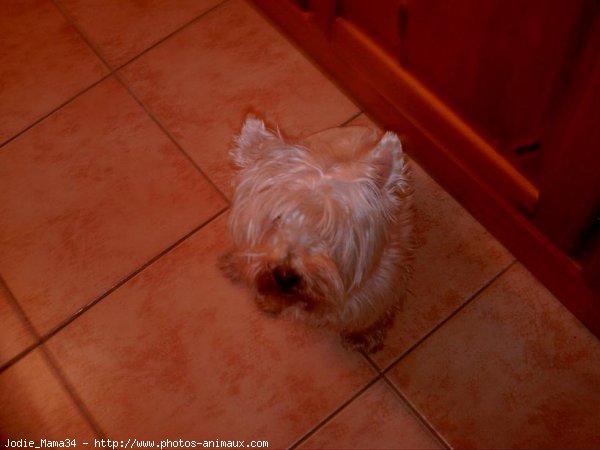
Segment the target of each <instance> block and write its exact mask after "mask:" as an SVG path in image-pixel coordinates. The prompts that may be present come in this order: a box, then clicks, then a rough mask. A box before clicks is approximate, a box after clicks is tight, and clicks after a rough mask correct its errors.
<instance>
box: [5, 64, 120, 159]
mask: <svg viewBox="0 0 600 450" xmlns="http://www.w3.org/2000/svg"><path fill="white" fill-rule="evenodd" d="M111 76H112V72H109V73H107V74H105V75H103V76H102V77H100V78H99V79H98V80H96V81H94V82H93V83H92V84H90V85H89V86H87V87H85V88H84V89H82V90H81V91H79V92H78V93H76V94H75V95H73V96H72V97H71V98H69V99H68V100H65V101H64V102H62V103H61V104H60V105H58V106H57V107H55V108H53V109H52V110H50V111H49V112H47V113H45V114H43V115H42V116H41V117H40V118H38V119H35V120H34V121H33V122H31V123H30V124H29V125H27V126H26V127H25V128H23V129H21V130H20V131H17V132H16V133H15V134H14V135H12V136H11V137H9V138H8V139H7V140H5V141H3V142H0V150H2V148H4V147H6V146H7V145H8V144H10V143H11V142H12V141H14V140H15V139H18V138H19V137H20V136H22V135H24V134H25V133H27V132H28V131H29V130H31V129H32V128H34V127H36V126H37V125H39V124H40V123H42V122H43V121H44V120H46V119H47V118H48V117H50V116H51V115H53V114H55V113H57V112H58V111H60V110H61V109H63V108H64V107H65V106H67V105H68V104H69V103H71V102H73V101H75V100H76V99H78V98H79V97H81V96H82V95H84V94H85V93H86V92H88V91H90V90H92V89H93V88H95V87H96V86H97V85H99V84H100V83H102V82H103V81H105V80H106V79H108V78H110V77H111Z"/></svg>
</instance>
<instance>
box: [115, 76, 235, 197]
mask: <svg viewBox="0 0 600 450" xmlns="http://www.w3.org/2000/svg"><path fill="white" fill-rule="evenodd" d="M114 77H115V78H116V79H117V81H118V82H119V83H120V84H121V86H123V88H124V89H125V90H126V91H127V92H128V93H129V95H130V96H131V97H132V98H133V99H134V100H135V101H136V103H137V104H138V105H139V106H140V108H142V110H143V111H144V112H145V113H146V115H147V116H148V118H150V120H151V121H152V122H154V124H155V125H156V126H157V127H158V128H159V129H160V130H161V131H162V132H163V134H164V135H165V136H166V137H167V139H169V141H171V143H172V144H173V145H174V146H175V148H176V149H177V150H178V151H179V153H180V154H181V155H182V156H183V157H184V158H185V159H186V160H187V161H188V163H190V164H191V165H192V167H194V168H195V169H196V171H197V172H198V173H199V174H200V175H202V177H203V178H204V180H205V181H206V182H207V183H208V184H209V185H210V186H211V187H212V188H213V189H214V190H215V191H217V193H218V194H219V196H220V197H221V199H222V200H224V201H225V203H226V204H227V205H229V203H230V201H229V198H227V196H226V195H225V194H224V193H223V192H222V191H221V189H219V187H218V186H217V185H216V184H215V183H214V182H213V180H212V179H211V178H210V177H209V176H208V175H207V174H206V173H205V172H204V170H202V168H201V167H200V166H199V165H198V164H197V163H196V161H194V159H193V158H192V157H191V156H190V155H189V154H188V153H187V152H186V151H185V150H184V148H183V146H182V145H181V144H180V143H179V142H178V141H177V139H175V137H174V136H173V135H172V134H171V132H170V131H169V130H168V129H167V127H166V126H165V125H163V123H162V122H161V121H160V120H158V118H157V117H156V116H155V115H154V114H153V113H152V112H151V111H150V109H149V108H148V107H147V106H146V104H145V103H144V102H143V101H142V100H141V99H140V98H139V97H138V96H137V95H136V94H135V93H134V92H133V90H132V88H131V87H130V86H129V85H128V84H127V83H126V81H125V80H124V79H123V77H122V76H121V75H120V74H118V73H116V72H115V74H114Z"/></svg>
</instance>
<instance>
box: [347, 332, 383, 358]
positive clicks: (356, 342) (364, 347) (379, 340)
mask: <svg viewBox="0 0 600 450" xmlns="http://www.w3.org/2000/svg"><path fill="white" fill-rule="evenodd" d="M385 334H386V333H385V330H369V331H365V332H355V333H348V334H343V335H342V344H343V346H344V347H346V348H347V349H348V350H354V351H357V352H365V353H376V352H378V351H379V350H381V349H382V348H383V340H384V339H385Z"/></svg>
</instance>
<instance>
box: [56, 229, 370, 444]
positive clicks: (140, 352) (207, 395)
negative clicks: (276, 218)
mask: <svg viewBox="0 0 600 450" xmlns="http://www.w3.org/2000/svg"><path fill="white" fill-rule="evenodd" d="M227 242H228V238H227V232H226V217H220V218H218V219H217V220H216V221H214V222H212V223H210V224H209V225H208V226H207V227H205V228H203V229H202V230H200V231H199V232H198V233H197V234H195V235H193V236H192V237H190V238H189V239H187V240H186V241H185V242H183V243H182V244H181V245H180V246H179V247H177V248H175V249H174V250H172V251H171V252H169V253H168V254H167V255H165V256H164V257H162V258H161V259H159V260H158V261H156V262H155V263H154V264H152V265H151V266H150V267H148V268H147V269H145V270H144V271H143V272H141V273H140V274H138V275H137V276H136V277H135V278H133V279H132V280H130V281H129V282H127V283H126V284H125V285H123V286H122V287H121V288H119V289H118V290H117V291H115V292H114V293H112V294H111V295H110V296H108V297H107V298H105V299H104V300H102V301H101V302H100V303H99V304H97V305H96V306H94V307H93V308H92V309H91V310H90V311H88V312H87V313H86V314H84V315H83V316H82V317H80V318H79V319H77V321H75V322H73V323H72V324H71V325H69V326H68V327H66V328H65V329H64V330H63V331H61V332H60V333H59V334H57V335H56V336H55V337H53V338H52V339H51V340H50V341H49V343H48V344H49V348H50V349H51V351H52V353H53V355H55V357H56V359H57V361H59V364H60V366H61V367H62V368H63V369H64V371H65V373H66V374H67V377H68V378H69V379H70V380H71V382H72V383H73V385H74V386H75V389H76V391H77V392H78V393H79V394H80V395H81V397H82V398H83V400H84V401H85V403H86V405H87V406H88V407H89V408H90V410H91V412H92V413H93V414H94V416H95V417H96V419H97V420H98V421H99V423H100V426H101V428H102V429H103V430H105V432H106V433H107V435H110V436H111V437H112V438H113V439H120V438H124V437H128V436H129V437H130V436H136V437H138V438H140V439H143V438H147V439H150V438H154V439H159V438H165V437H168V436H176V437H178V438H183V439H197V440H198V439H201V440H204V439H208V440H210V439H217V438H218V439H224V440H235V439H243V440H246V442H249V441H250V440H268V441H269V447H274V448H281V447H283V446H286V445H289V444H291V443H292V442H294V441H295V440H297V439H298V438H299V437H300V436H302V435H303V434H304V433H306V432H307V431H308V430H310V429H311V428H313V427H314V426H315V425H316V424H317V423H319V421H321V420H322V419H323V418H325V417H326V416H327V415H328V414H330V413H331V412H332V411H333V410H334V409H335V408H337V407H338V406H339V405H340V404H341V403H342V402H343V401H344V400H345V399H346V398H348V397H349V396H350V395H351V394H352V393H354V392H356V391H358V389H360V388H361V387H363V386H365V385H366V383H368V382H369V381H370V380H372V379H373V377H374V376H375V373H374V371H373V369H372V368H371V366H370V365H368V364H367V363H366V361H365V360H364V359H363V358H362V357H361V356H360V354H358V353H351V352H347V351H345V350H344V349H343V348H342V347H341V345H340V343H339V339H338V338H337V336H334V335H332V334H329V333H327V332H325V331H322V330H313V329H309V328H307V327H305V326H302V325H300V324H296V323H290V322H287V321H284V320H276V319H274V318H271V317H268V316H265V315H264V314H261V313H260V312H259V311H258V310H257V308H256V307H255V306H254V304H253V302H252V301H251V299H250V298H249V295H248V292H247V291H246V290H245V289H243V288H241V287H236V286H233V285H232V284H231V283H230V282H229V281H228V280H226V279H225V278H224V277H223V276H222V275H221V273H220V272H219V271H218V269H217V268H216V257H217V254H219V253H220V252H221V251H222V250H223V248H224V247H225V246H226V243H227ZM115 399H118V401H115Z"/></svg>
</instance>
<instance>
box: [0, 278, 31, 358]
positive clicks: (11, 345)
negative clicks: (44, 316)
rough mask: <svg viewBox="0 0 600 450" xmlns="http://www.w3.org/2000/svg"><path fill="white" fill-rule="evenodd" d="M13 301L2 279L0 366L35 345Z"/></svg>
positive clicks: (0, 297)
mask: <svg viewBox="0 0 600 450" xmlns="http://www.w3.org/2000/svg"><path fill="white" fill-rule="evenodd" d="M12 302H13V300H12V299H11V298H10V293H9V292H8V291H7V290H6V286H5V285H4V283H3V281H2V279H1V278H0V323H1V324H2V326H1V327H0V366H1V365H2V364H5V363H7V362H8V361H9V360H10V359H11V358H14V357H15V356H17V355H18V354H19V353H20V352H21V351H23V350H25V349H26V348H27V347H28V346H30V345H31V344H33V343H34V341H35V337H34V336H33V333H31V332H30V331H29V330H28V329H27V326H26V324H25V322H24V320H23V318H22V317H20V316H19V315H18V313H17V311H16V309H15V307H14V306H13V305H12Z"/></svg>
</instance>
